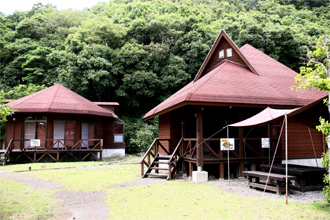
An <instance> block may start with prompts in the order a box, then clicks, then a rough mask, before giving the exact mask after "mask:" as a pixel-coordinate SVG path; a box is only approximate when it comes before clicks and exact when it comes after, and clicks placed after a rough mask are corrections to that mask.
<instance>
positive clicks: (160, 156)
mask: <svg viewBox="0 0 330 220" xmlns="http://www.w3.org/2000/svg"><path fill="white" fill-rule="evenodd" d="M171 157H172V155H159V156H158V157H157V158H160V159H163V158H164V159H170V158H171Z"/></svg>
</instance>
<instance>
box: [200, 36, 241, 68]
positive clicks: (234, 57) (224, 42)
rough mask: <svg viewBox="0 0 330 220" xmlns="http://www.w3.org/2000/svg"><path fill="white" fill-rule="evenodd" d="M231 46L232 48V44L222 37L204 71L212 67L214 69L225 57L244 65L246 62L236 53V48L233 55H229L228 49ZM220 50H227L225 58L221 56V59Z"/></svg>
mask: <svg viewBox="0 0 330 220" xmlns="http://www.w3.org/2000/svg"><path fill="white" fill-rule="evenodd" d="M229 48H232V47H231V46H230V44H229V43H228V41H227V40H226V39H225V38H222V39H221V40H220V42H219V44H218V46H217V48H216V49H215V50H214V53H213V55H212V57H211V58H210V60H209V62H208V64H207V65H206V67H205V70H204V72H207V71H209V70H210V69H212V68H213V67H214V66H216V65H217V64H218V63H220V62H221V61H223V60H224V59H227V60H231V61H233V62H236V63H240V64H242V65H245V63H244V62H243V60H242V59H241V58H240V57H239V56H238V54H237V53H236V51H235V50H234V48H232V57H227V54H226V49H229ZM220 50H224V51H225V57H224V58H221V59H220V58H219V51H220Z"/></svg>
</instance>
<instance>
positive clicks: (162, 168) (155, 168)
mask: <svg viewBox="0 0 330 220" xmlns="http://www.w3.org/2000/svg"><path fill="white" fill-rule="evenodd" d="M150 169H152V170H168V168H164V167H150Z"/></svg>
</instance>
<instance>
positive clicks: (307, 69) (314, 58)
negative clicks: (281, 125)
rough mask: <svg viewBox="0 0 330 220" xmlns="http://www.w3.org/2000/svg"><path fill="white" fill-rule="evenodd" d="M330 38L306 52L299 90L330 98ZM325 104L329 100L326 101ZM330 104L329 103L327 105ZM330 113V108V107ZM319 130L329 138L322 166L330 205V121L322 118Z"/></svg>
mask: <svg viewBox="0 0 330 220" xmlns="http://www.w3.org/2000/svg"><path fill="white" fill-rule="evenodd" d="M329 48H330V38H329V37H328V36H321V37H319V38H318V39H316V42H315V43H312V44H311V45H310V47H307V51H306V61H307V62H306V66H302V67H301V68H300V73H299V74H298V75H297V76H296V78H295V80H296V82H297V83H298V84H299V86H298V87H297V89H301V88H303V89H305V88H315V89H317V90H325V91H328V92H329V97H330V51H329ZM324 102H325V104H326V103H327V102H329V99H325V100H324ZM327 104H329V103H327ZM329 111H330V106H329ZM316 128H317V130H319V131H321V132H322V133H323V134H324V135H325V136H327V139H328V140H327V142H328V154H326V153H322V159H323V160H322V165H323V166H324V167H325V168H326V169H327V170H328V173H327V174H325V175H324V179H323V182H324V184H325V186H324V188H323V194H324V196H325V198H326V200H327V201H328V202H329V203H330V187H329V186H330V185H329V184H330V179H329V178H330V164H329V162H330V161H329V156H330V147H329V146H330V124H329V121H327V120H325V119H324V118H322V117H320V125H319V126H316Z"/></svg>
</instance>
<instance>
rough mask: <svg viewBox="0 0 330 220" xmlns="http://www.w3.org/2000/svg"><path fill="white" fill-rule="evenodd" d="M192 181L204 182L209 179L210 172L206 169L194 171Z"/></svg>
mask: <svg viewBox="0 0 330 220" xmlns="http://www.w3.org/2000/svg"><path fill="white" fill-rule="evenodd" d="M192 181H194V182H196V183H204V182H207V181H208V172H206V171H193V172H192Z"/></svg>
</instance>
